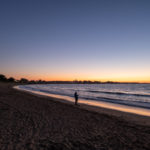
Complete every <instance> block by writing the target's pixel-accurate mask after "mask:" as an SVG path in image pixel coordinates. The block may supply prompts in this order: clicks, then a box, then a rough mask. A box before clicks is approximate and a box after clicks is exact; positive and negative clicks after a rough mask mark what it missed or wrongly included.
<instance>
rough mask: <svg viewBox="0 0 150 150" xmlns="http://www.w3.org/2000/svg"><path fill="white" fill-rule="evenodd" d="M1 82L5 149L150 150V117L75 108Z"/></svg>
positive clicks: (1, 145) (0, 127) (0, 132)
mask: <svg viewBox="0 0 150 150" xmlns="http://www.w3.org/2000/svg"><path fill="white" fill-rule="evenodd" d="M12 87H13V84H4V83H1V84H0V149H1V150H13V149H15V150H49V149H52V150H130V149H132V150H144V149H147V150H149V149H150V118H149V117H143V116H138V115H133V114H128V113H123V112H119V111H113V110H108V109H104V108H93V107H86V106H85V105H84V106H78V107H76V106H74V105H72V104H70V103H62V102H59V100H58V99H56V98H48V97H40V96H36V95H32V94H30V93H27V92H23V91H18V90H16V89H13V88H12Z"/></svg>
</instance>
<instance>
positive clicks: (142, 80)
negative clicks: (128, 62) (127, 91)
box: [7, 75, 150, 83]
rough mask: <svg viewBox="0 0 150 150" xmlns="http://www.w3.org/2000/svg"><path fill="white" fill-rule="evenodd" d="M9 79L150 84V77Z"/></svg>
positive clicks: (39, 77)
mask: <svg viewBox="0 0 150 150" xmlns="http://www.w3.org/2000/svg"><path fill="white" fill-rule="evenodd" d="M7 77H14V78H15V79H17V80H19V79H21V78H26V79H28V80H45V81H74V80H78V81H84V80H87V81H88V80H89V81H101V82H107V81H112V82H129V83H130V82H138V83H150V77H118V78H117V77H116V78H115V77H113V78H108V77H107V78H106V77H99V78H98V77H95V78H94V77H72V76H70V77H69V76H61V77H60V76H51V77H50V76H44V75H39V76H38V75H34V76H30V75H24V76H20V75H16V76H10V75H8V76H7Z"/></svg>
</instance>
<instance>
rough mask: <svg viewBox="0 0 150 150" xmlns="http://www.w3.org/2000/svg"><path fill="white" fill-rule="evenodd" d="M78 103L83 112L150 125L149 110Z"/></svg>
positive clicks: (60, 98) (69, 101)
mask: <svg viewBox="0 0 150 150" xmlns="http://www.w3.org/2000/svg"><path fill="white" fill-rule="evenodd" d="M13 88H14V89H16V90H20V91H22V92H25V93H29V94H31V95H35V96H38V97H46V98H50V99H53V100H55V101H57V102H61V103H65V104H71V105H74V100H73V98H69V97H68V96H61V95H56V94H49V93H43V92H39V91H30V90H26V89H21V88H19V87H18V86H15V87H13ZM79 101H81V102H79V105H80V106H79V107H78V108H79V109H85V110H88V111H92V112H97V113H104V114H107V115H113V116H116V117H123V119H124V120H126V121H131V122H136V123H137V124H141V125H150V110H147V109H143V108H137V110H136V107H130V106H123V105H120V104H115V105H114V104H113V103H112V104H111V103H107V102H98V103H96V104H95V105H92V104H93V103H92V104H90V103H89V104H88V102H87V101H84V100H82V99H81V100H79ZM117 107H118V108H117ZM119 107H120V108H119ZM113 108H114V109H113ZM132 109H133V112H132ZM139 110H140V113H138V111H139ZM145 110H146V111H145Z"/></svg>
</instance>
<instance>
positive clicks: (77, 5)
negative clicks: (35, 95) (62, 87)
mask: <svg viewBox="0 0 150 150" xmlns="http://www.w3.org/2000/svg"><path fill="white" fill-rule="evenodd" d="M0 20H1V21H0V73H3V74H5V75H7V76H14V77H16V78H20V77H26V78H29V79H45V80H74V79H89V80H114V81H127V80H128V81H150V69H149V68H150V67H149V66H150V60H149V56H150V2H149V1H148V0H63V1H62V0H51V1H49V0H24V1H23V0H13V1H12V0H9V1H8V0H1V1H0Z"/></svg>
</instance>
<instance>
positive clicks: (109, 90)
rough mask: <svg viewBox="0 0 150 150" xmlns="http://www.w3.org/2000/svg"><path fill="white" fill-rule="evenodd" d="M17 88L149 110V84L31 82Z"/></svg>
mask: <svg viewBox="0 0 150 150" xmlns="http://www.w3.org/2000/svg"><path fill="white" fill-rule="evenodd" d="M18 87H19V89H22V90H27V91H30V92H33V93H39V94H41V93H42V95H44V94H45V95H48V94H49V95H50V96H54V95H56V96H60V97H62V98H64V99H67V98H68V100H69V99H70V100H72V101H73V100H74V93H75V92H77V93H78V95H79V103H80V100H81V102H84V103H87V104H88V103H89V102H90V105H92V103H93V104H94V103H95V104H98V103H105V104H112V105H116V106H117V107H120V106H129V107H132V109H134V108H142V109H148V110H150V84H120V83H119V84H31V85H19V86H18Z"/></svg>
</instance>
